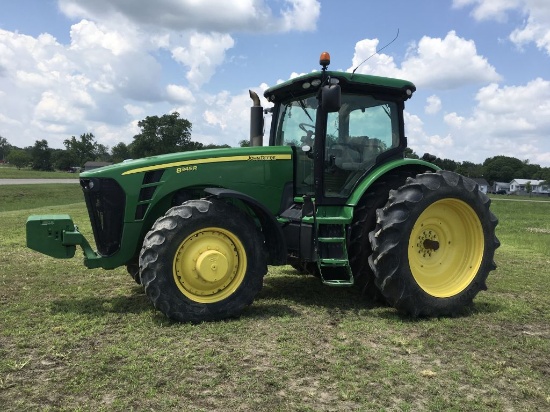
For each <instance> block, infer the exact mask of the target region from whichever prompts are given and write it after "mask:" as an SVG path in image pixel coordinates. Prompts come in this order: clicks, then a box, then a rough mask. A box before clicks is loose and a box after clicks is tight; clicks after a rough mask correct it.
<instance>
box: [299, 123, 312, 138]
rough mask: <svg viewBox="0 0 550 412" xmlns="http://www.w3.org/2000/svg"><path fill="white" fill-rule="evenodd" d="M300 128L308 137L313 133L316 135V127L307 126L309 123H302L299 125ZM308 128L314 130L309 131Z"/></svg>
mask: <svg viewBox="0 0 550 412" xmlns="http://www.w3.org/2000/svg"><path fill="white" fill-rule="evenodd" d="M298 127H299V128H300V129H302V130H303V131H304V132H306V133H307V134H308V135H309V134H310V133H311V134H312V135H313V134H315V126H314V125H312V124H307V123H300V124H299V125H298ZM306 127H309V128H311V129H312V130H307V129H306Z"/></svg>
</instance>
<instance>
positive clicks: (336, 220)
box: [317, 216, 351, 225]
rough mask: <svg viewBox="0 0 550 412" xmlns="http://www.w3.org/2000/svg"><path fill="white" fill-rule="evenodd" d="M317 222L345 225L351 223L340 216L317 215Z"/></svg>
mask: <svg viewBox="0 0 550 412" xmlns="http://www.w3.org/2000/svg"><path fill="white" fill-rule="evenodd" d="M317 223H319V224H322V225H327V224H328V225H337V224H338V225H345V224H348V223H351V220H350V219H349V218H347V217H342V216H317Z"/></svg>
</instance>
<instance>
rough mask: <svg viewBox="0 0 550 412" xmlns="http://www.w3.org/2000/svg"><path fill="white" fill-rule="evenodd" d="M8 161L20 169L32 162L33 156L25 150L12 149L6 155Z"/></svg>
mask: <svg viewBox="0 0 550 412" xmlns="http://www.w3.org/2000/svg"><path fill="white" fill-rule="evenodd" d="M6 161H7V162H8V163H9V164H12V165H14V166H15V167H17V168H18V169H21V168H22V167H26V166H28V164H29V163H30V162H31V156H30V155H29V154H28V153H27V152H26V151H24V150H21V149H13V150H10V152H9V154H8V155H7V156H6Z"/></svg>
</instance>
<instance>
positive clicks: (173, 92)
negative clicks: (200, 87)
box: [166, 84, 195, 104]
mask: <svg viewBox="0 0 550 412" xmlns="http://www.w3.org/2000/svg"><path fill="white" fill-rule="evenodd" d="M166 94H167V95H168V99H169V100H170V101H171V102H175V103H185V104H188V103H193V102H194V101H195V97H194V96H193V93H192V92H191V90H189V89H188V88H186V87H183V86H178V85H176V84H169V85H168V86H166Z"/></svg>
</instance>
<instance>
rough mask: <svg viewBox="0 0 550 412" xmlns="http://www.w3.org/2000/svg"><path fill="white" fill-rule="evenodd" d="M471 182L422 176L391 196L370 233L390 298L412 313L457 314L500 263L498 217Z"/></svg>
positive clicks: (379, 279)
mask: <svg viewBox="0 0 550 412" xmlns="http://www.w3.org/2000/svg"><path fill="white" fill-rule="evenodd" d="M490 203H491V201H490V199H489V198H488V197H487V196H486V195H485V194H484V193H482V192H480V191H479V187H478V185H477V184H476V183H475V182H474V181H472V180H471V179H468V178H465V177H463V176H461V175H458V174H456V173H452V172H447V171H440V172H437V173H425V174H421V175H417V177H416V178H414V179H408V180H407V183H406V184H405V185H404V186H402V187H401V188H399V189H398V190H396V191H392V193H391V194H390V197H389V200H388V203H387V204H386V206H385V207H384V208H382V209H379V210H378V212H377V215H378V218H377V222H378V223H377V226H376V228H375V230H374V231H372V232H371V233H370V234H369V239H370V242H371V245H372V250H373V253H372V255H371V256H370V258H369V265H370V267H371V269H372V270H373V272H374V275H375V279H376V280H375V282H376V285H377V286H378V288H379V290H380V292H381V293H382V294H383V295H384V296H385V297H386V299H387V300H388V302H389V303H390V304H391V305H393V306H394V307H396V308H397V309H398V310H400V311H401V312H405V313H408V314H410V315H412V316H447V315H451V316H452V315H456V314H458V313H460V312H461V311H463V309H464V308H465V307H468V306H470V305H471V304H472V302H473V299H474V297H475V296H476V295H477V293H478V292H479V291H480V290H485V289H487V287H486V284H485V281H486V279H487V276H488V274H489V272H490V271H491V270H493V269H495V268H496V265H495V263H494V261H493V259H494V253H495V249H496V248H497V247H498V246H499V242H498V240H497V238H496V237H495V227H496V225H497V223H498V220H497V218H496V217H495V216H494V215H493V214H492V213H491V211H490V210H489V205H490Z"/></svg>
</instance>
